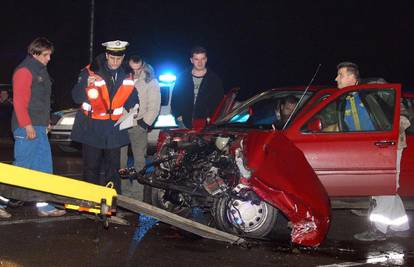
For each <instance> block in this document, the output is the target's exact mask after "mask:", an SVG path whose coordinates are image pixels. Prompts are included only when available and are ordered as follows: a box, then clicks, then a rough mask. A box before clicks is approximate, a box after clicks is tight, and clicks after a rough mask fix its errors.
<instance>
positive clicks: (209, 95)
mask: <svg viewBox="0 0 414 267" xmlns="http://www.w3.org/2000/svg"><path fill="white" fill-rule="evenodd" d="M223 96H224V90H223V84H222V81H221V79H220V78H219V77H218V76H217V74H215V73H214V72H213V71H212V70H211V69H207V73H206V74H205V75H204V78H203V80H202V82H201V84H200V88H199V90H198V95H197V100H196V103H195V104H193V103H194V82H193V75H192V74H191V69H188V70H186V71H184V72H183V73H182V74H181V75H180V76H179V77H178V79H177V82H176V83H175V86H174V90H173V94H172V98H171V112H172V114H173V115H174V117H179V116H183V123H184V125H185V126H186V127H187V128H191V127H192V120H193V119H201V118H203V119H205V118H207V117H211V116H212V115H213V113H214V111H215V110H216V108H217V106H218V104H219V103H220V101H221V100H222V99H223Z"/></svg>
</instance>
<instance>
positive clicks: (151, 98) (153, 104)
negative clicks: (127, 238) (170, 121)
mask: <svg viewBox="0 0 414 267" xmlns="http://www.w3.org/2000/svg"><path fill="white" fill-rule="evenodd" d="M129 66H130V67H131V68H132V70H133V73H134V82H135V90H137V92H138V99H139V108H138V114H137V115H136V118H135V119H134V126H133V127H132V128H130V129H129V130H128V134H129V140H130V141H131V149H132V153H133V155H134V168H135V170H137V171H140V170H142V169H143V168H144V167H145V156H146V154H147V145H148V129H149V128H150V126H151V125H152V124H153V123H154V121H155V119H156V118H157V116H158V114H159V112H160V105H161V94H160V86H159V84H158V81H157V79H156V78H155V74H154V70H153V68H152V67H151V66H150V65H149V64H147V63H146V62H145V61H143V60H142V59H141V57H139V56H138V55H132V56H131V57H130V59H129ZM127 151H128V150H127V147H124V148H123V149H122V153H121V154H122V155H121V167H126V165H127V164H126V162H127ZM127 182H128V181H127ZM127 182H123V190H124V194H128V192H129V191H132V192H131V193H133V192H134V191H135V189H134V188H135V187H136V186H138V185H136V184H135V183H136V181H134V182H133V184H131V185H126V183H127ZM133 187H134V188H133Z"/></svg>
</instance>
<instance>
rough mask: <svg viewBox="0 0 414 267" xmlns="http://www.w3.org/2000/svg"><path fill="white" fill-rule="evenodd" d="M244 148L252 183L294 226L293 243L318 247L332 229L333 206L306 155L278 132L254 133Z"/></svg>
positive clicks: (262, 196)
mask: <svg viewBox="0 0 414 267" xmlns="http://www.w3.org/2000/svg"><path fill="white" fill-rule="evenodd" d="M243 147H244V148H243V150H244V155H245V157H246V161H247V162H246V164H247V167H248V168H249V169H250V170H251V171H252V178H250V179H248V183H249V184H250V185H251V186H252V188H253V190H254V191H255V192H256V193H257V194H258V195H259V196H260V197H261V198H263V199H264V200H265V201H267V202H268V203H270V204H271V205H273V206H274V207H276V208H278V209H279V210H281V211H282V212H283V213H284V214H285V215H286V216H287V217H288V218H289V220H290V221H291V222H292V224H293V228H292V233H291V239H292V242H293V243H297V244H300V245H306V246H318V245H319V244H320V243H321V242H322V241H323V240H324V238H325V236H326V234H327V232H328V229H329V223H330V217H331V214H330V202H329V198H328V195H327V193H326V191H325V189H324V187H323V185H322V184H321V182H320V181H319V179H318V177H317V176H316V174H315V172H314V171H313V169H312V167H311V166H310V165H309V163H308V162H307V160H306V158H305V156H304V155H303V153H302V152H301V151H300V150H299V149H298V148H297V147H296V146H295V145H294V144H293V143H292V142H291V141H290V140H289V139H287V138H286V137H285V136H284V135H283V134H282V133H280V132H276V131H269V132H263V131H262V132H259V131H258V132H250V133H249V135H248V136H247V137H246V138H245V140H244V142H243Z"/></svg>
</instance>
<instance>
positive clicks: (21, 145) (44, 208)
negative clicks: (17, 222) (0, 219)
mask: <svg viewBox="0 0 414 267" xmlns="http://www.w3.org/2000/svg"><path fill="white" fill-rule="evenodd" d="M27 52H28V55H27V57H26V58H25V59H24V60H23V61H22V62H21V63H20V65H19V66H17V68H16V70H15V72H14V74H13V107H14V112H13V116H12V131H13V136H14V140H15V144H14V157H15V161H14V162H13V164H14V165H16V166H20V167H24V168H28V169H32V170H37V171H41V172H47V173H52V172H53V164H52V153H51V150H50V144H49V140H48V138H47V131H48V127H49V120H50V117H49V116H50V96H51V92H52V82H51V79H50V77H49V73H48V72H47V68H46V66H47V64H48V63H49V61H50V57H51V55H52V52H53V44H52V43H51V42H50V41H49V40H48V39H46V38H44V37H40V38H36V39H35V40H34V41H33V42H31V43H30V45H29V47H28V50H27ZM36 206H37V208H38V215H39V216H61V215H64V214H65V211H64V210H58V209H56V208H55V207H53V206H51V205H49V204H47V203H44V202H42V203H37V204H36Z"/></svg>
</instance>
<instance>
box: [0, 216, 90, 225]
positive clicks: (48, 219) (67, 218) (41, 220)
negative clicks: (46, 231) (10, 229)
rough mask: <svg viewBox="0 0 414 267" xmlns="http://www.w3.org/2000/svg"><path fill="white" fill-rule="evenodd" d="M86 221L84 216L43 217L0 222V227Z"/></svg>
mask: <svg viewBox="0 0 414 267" xmlns="http://www.w3.org/2000/svg"><path fill="white" fill-rule="evenodd" d="M81 219H87V218H86V217H85V216H81V215H73V216H63V217H44V218H35V219H21V220H11V221H0V226H1V225H12V224H25V223H49V222H62V221H73V220H81Z"/></svg>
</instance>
